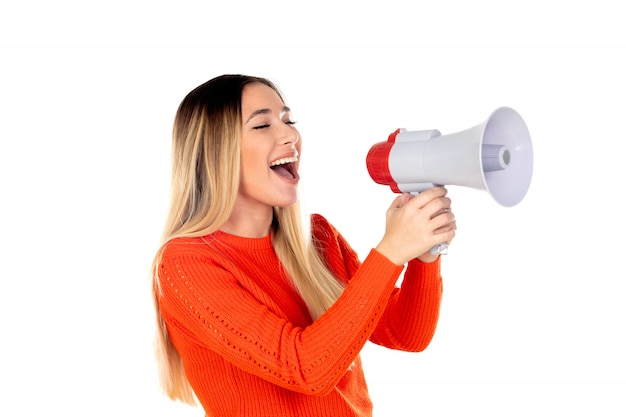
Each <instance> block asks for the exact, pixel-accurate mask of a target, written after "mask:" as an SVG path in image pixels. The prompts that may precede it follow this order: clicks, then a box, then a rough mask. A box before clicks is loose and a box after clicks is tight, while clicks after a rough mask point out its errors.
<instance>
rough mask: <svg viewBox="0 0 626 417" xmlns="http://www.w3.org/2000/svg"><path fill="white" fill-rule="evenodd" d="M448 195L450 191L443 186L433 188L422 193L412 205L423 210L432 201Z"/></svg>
mask: <svg viewBox="0 0 626 417" xmlns="http://www.w3.org/2000/svg"><path fill="white" fill-rule="evenodd" d="M447 193H448V190H447V189H446V188H445V187H443V186H437V187H432V188H429V189H428V190H425V191H422V192H420V193H419V194H418V195H417V197H415V198H414V199H413V201H414V202H412V203H411V204H414V205H415V206H416V207H417V208H418V209H421V208H424V206H426V205H427V204H428V203H430V202H431V201H433V200H435V199H437V198H442V197H445V196H446V194H447Z"/></svg>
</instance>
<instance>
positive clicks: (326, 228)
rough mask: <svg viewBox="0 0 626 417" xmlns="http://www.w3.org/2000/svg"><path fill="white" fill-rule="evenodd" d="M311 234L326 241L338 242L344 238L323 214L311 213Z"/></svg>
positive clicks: (318, 239)
mask: <svg viewBox="0 0 626 417" xmlns="http://www.w3.org/2000/svg"><path fill="white" fill-rule="evenodd" d="M311 235H312V236H313V238H314V239H315V240H317V241H322V242H325V243H328V244H330V243H332V242H337V240H338V239H342V237H341V234H340V233H339V231H338V230H337V229H336V228H335V226H333V225H332V224H331V223H330V222H329V221H328V220H327V219H326V218H325V217H324V216H322V215H321V214H317V213H316V214H313V215H311Z"/></svg>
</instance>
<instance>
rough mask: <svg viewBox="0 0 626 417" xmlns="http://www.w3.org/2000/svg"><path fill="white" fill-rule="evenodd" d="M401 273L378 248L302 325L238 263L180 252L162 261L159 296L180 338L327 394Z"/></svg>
mask: <svg viewBox="0 0 626 417" xmlns="http://www.w3.org/2000/svg"><path fill="white" fill-rule="evenodd" d="M401 271H402V268H401V267H398V266H396V265H394V264H393V263H391V262H389V261H388V260H387V259H386V258H385V257H383V256H382V255H380V254H379V253H378V252H376V251H375V250H373V251H372V252H371V253H370V255H369V256H368V257H367V258H366V259H365V260H364V262H363V264H362V265H361V267H360V268H358V270H357V271H355V274H354V276H353V278H352V280H351V282H350V284H349V285H348V286H347V288H346V290H345V291H344V294H343V295H342V296H341V297H340V298H339V299H338V300H337V302H336V303H335V304H334V305H333V306H332V307H331V308H330V309H329V310H328V311H327V312H326V313H325V314H323V315H322V316H321V317H320V318H319V319H318V320H316V321H315V322H314V323H313V324H312V325H310V326H308V327H306V328H301V327H296V326H294V325H292V324H291V323H290V322H289V321H287V320H286V319H285V318H283V317H281V316H279V315H278V314H276V313H274V312H272V311H271V310H270V309H269V308H268V307H267V306H266V305H265V304H263V303H261V302H259V301H258V300H257V298H256V297H255V296H253V294H251V293H249V292H248V291H246V290H245V289H243V288H242V287H241V286H240V285H239V284H238V277H237V270H236V269H232V270H226V269H225V268H224V267H223V266H222V265H219V264H217V263H216V262H212V261H211V260H208V259H206V258H199V257H197V256H190V255H182V254H177V255H175V256H164V257H163V259H162V262H161V264H160V274H159V277H160V283H161V288H162V297H161V299H160V301H159V302H160V308H161V312H162V314H163V317H164V319H165V321H166V323H167V326H168V331H169V332H175V333H176V335H177V337H176V339H177V340H181V338H182V340H183V341H184V343H185V344H189V345H200V346H202V347H204V348H206V349H210V350H211V351H214V352H216V353H217V354H218V355H220V356H221V357H223V358H224V359H225V360H226V361H228V362H230V363H232V364H233V365H235V366H237V367H239V368H240V369H242V370H244V371H245V372H248V373H251V374H254V375H257V376H259V377H261V378H264V379H266V380H268V381H270V382H272V383H275V384H277V385H279V386H282V387H284V388H287V389H291V390H294V391H297V392H302V393H307V394H309V395H325V394H327V393H328V392H330V390H332V389H333V387H334V386H335V385H336V384H337V382H338V381H339V380H340V379H341V377H342V376H343V375H344V373H345V372H346V370H347V369H348V367H349V366H350V365H351V363H352V362H353V361H354V360H355V358H356V357H357V355H358V354H359V351H360V350H361V348H362V347H363V345H364V344H365V342H366V341H367V340H368V339H369V337H370V336H371V334H372V332H373V331H374V328H375V327H376V324H377V322H378V320H379V318H380V316H381V314H382V312H383V311H384V309H385V307H386V304H387V300H388V299H389V296H390V294H391V292H392V291H393V288H394V283H395V281H396V280H397V278H398V276H399V274H400V272H401ZM176 347H177V349H179V352H180V351H183V350H184V346H176Z"/></svg>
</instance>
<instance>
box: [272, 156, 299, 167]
mask: <svg viewBox="0 0 626 417" xmlns="http://www.w3.org/2000/svg"><path fill="white" fill-rule="evenodd" d="M297 160H298V158H297V157H295V156H292V157H291V158H282V159H278V160H276V161H274V162H272V163H271V164H270V166H271V167H275V166H276V165H282V164H288V163H290V162H296V161H297Z"/></svg>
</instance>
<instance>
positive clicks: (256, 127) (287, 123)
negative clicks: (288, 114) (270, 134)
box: [253, 120, 296, 130]
mask: <svg viewBox="0 0 626 417" xmlns="http://www.w3.org/2000/svg"><path fill="white" fill-rule="evenodd" d="M285 124H286V125H292V126H293V125H295V124H296V122H294V121H291V120H288V121H286V122H285ZM268 127H270V125H269V124H265V125H260V126H255V127H253V129H257V130H260V129H265V128H268Z"/></svg>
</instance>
